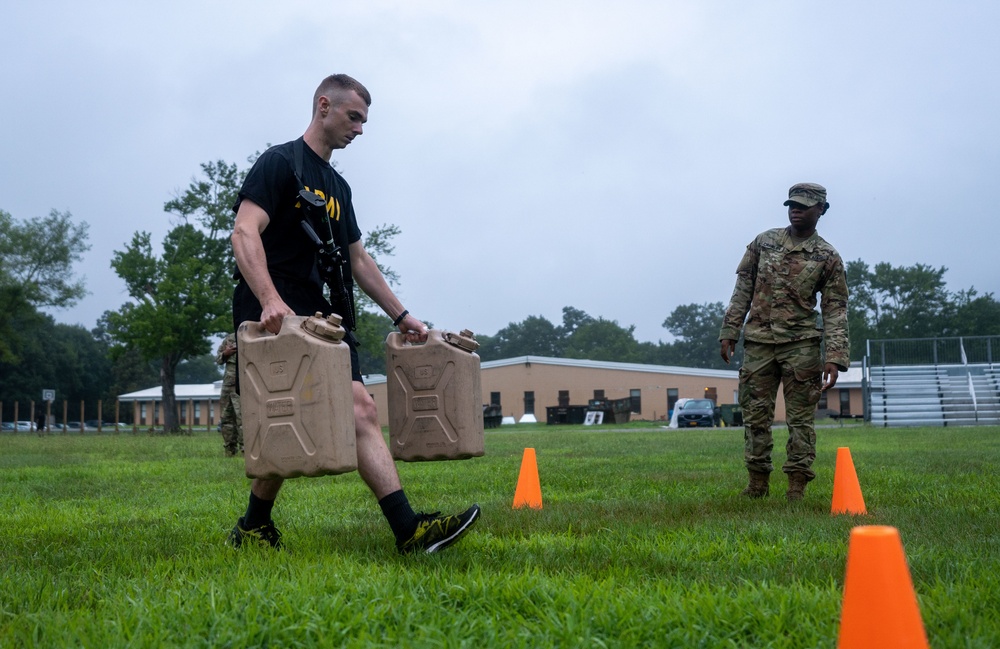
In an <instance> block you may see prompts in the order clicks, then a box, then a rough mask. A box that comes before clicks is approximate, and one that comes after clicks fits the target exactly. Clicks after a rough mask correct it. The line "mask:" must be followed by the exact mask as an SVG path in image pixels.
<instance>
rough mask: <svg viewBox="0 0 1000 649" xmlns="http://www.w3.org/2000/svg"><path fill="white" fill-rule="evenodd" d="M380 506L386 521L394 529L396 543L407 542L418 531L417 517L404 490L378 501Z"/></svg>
mask: <svg viewBox="0 0 1000 649" xmlns="http://www.w3.org/2000/svg"><path fill="white" fill-rule="evenodd" d="M378 506H379V507H381V508H382V514H383V515H384V516H385V519H386V520H387V521H389V527H391V528H392V533H393V535H394V536H395V537H396V541H399V542H403V541H406V540H408V539H409V538H410V537H411V536H413V533H414V532H416V531H417V515H416V514H415V513H413V508H412V507H410V501H409V500H407V498H406V494H405V493H403V490H402V489H400V490H399V491H394V492H392V493H391V494H389V495H388V496H386V497H385V498H383V499H382V500H380V501H378Z"/></svg>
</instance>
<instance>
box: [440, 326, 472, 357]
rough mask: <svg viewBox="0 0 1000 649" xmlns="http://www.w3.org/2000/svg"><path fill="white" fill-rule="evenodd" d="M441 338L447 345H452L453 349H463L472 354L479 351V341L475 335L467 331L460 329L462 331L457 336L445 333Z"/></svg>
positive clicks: (448, 332)
mask: <svg viewBox="0 0 1000 649" xmlns="http://www.w3.org/2000/svg"><path fill="white" fill-rule="evenodd" d="M441 337H442V338H443V339H444V341H445V342H446V343H448V344H449V345H454V346H455V347H458V348H460V349H464V350H465V351H467V352H474V351H476V350H477V349H479V341H477V340H476V338H475V335H474V334H473V333H472V332H471V331H469V330H468V329H462V331H461V332H460V333H457V334H456V333H452V332H450V331H445V332H444V333H443V334H442V336H441Z"/></svg>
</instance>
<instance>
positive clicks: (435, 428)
mask: <svg viewBox="0 0 1000 649" xmlns="http://www.w3.org/2000/svg"><path fill="white" fill-rule="evenodd" d="M477 349H479V343H478V342H476V340H475V338H474V337H473V335H472V332H471V331H468V330H464V331H462V332H461V333H460V334H455V333H452V332H450V331H444V330H441V329H431V330H430V331H428V332H427V342H425V343H417V344H410V343H407V342H406V339H405V337H404V336H403V334H401V333H396V332H394V333H391V334H389V336H388V337H387V338H386V340H385V367H386V387H387V396H388V400H389V448H390V450H391V451H392V457H393V458H394V459H396V460H403V461H405V462H415V461H422V460H461V459H465V458H470V457H478V456H480V455H482V454H483V452H484V451H483V404H482V397H483V394H482V393H483V390H482V387H481V385H482V384H481V380H480V376H479V355H478V354H476V353H475V352H476V350H477Z"/></svg>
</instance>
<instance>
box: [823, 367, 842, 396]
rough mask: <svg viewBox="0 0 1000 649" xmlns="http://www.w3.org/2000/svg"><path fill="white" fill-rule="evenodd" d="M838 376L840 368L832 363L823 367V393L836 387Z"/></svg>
mask: <svg viewBox="0 0 1000 649" xmlns="http://www.w3.org/2000/svg"><path fill="white" fill-rule="evenodd" d="M839 375H840V368H839V367H837V366H836V365H834V364H833V363H827V364H826V365H824V366H823V392H826V391H827V390H829V389H830V388H832V387H833V386H835V385H837V377H838V376H839Z"/></svg>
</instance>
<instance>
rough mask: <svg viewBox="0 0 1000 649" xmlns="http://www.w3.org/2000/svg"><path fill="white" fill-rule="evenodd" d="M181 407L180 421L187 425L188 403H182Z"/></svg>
mask: <svg viewBox="0 0 1000 649" xmlns="http://www.w3.org/2000/svg"><path fill="white" fill-rule="evenodd" d="M180 405H181V411H180V415H179V417H180V420H181V421H180V423H182V424H186V423H187V414H188V409H187V405H188V404H187V402H186V401H181V404H180Z"/></svg>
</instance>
